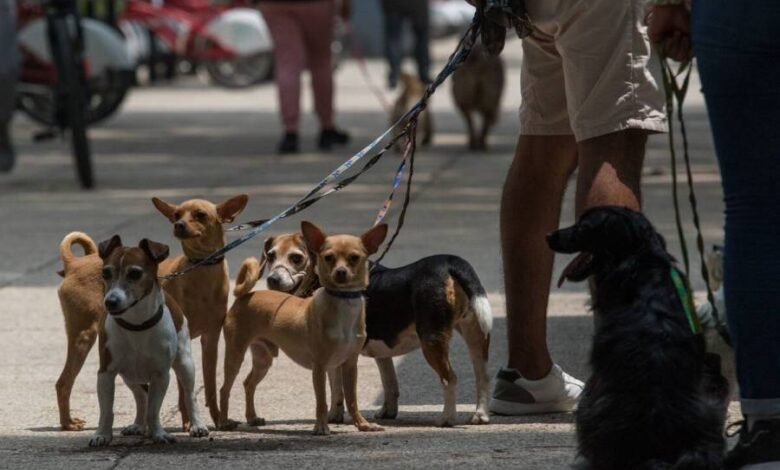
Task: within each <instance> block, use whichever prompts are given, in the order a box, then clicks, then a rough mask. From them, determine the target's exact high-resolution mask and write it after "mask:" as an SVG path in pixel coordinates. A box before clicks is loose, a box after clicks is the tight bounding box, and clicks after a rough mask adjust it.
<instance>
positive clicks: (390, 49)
mask: <svg viewBox="0 0 780 470" xmlns="http://www.w3.org/2000/svg"><path fill="white" fill-rule="evenodd" d="M397 1H398V0H382V10H383V13H384V20H385V57H387V65H388V67H389V70H388V72H387V85H388V87H389V88H390V89H391V90H392V89H395V87H396V86H397V85H398V77H400V75H401V61H402V60H403V37H402V36H403V34H402V33H403V29H404V28H403V26H404V17H403V15H402V13H401V12H400V11H399V10H398V8H397V6H396V2H397Z"/></svg>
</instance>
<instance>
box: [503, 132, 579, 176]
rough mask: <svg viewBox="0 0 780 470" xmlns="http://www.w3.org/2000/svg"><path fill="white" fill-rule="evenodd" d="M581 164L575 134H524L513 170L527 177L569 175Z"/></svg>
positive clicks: (520, 139) (518, 146)
mask: <svg viewBox="0 0 780 470" xmlns="http://www.w3.org/2000/svg"><path fill="white" fill-rule="evenodd" d="M576 167H577V147H576V143H575V141H574V136H571V135H549V136H538V135H521V136H520V138H519V139H518V142H517V151H516V152H515V158H514V161H513V162H512V170H511V171H512V172H514V173H517V176H520V177H522V178H524V179H531V180H535V181H538V180H545V179H549V178H551V177H555V178H556V179H558V178H559V177H563V178H568V177H569V176H570V175H571V174H572V173H573V172H574V170H575V168H576Z"/></svg>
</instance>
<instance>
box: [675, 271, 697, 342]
mask: <svg viewBox="0 0 780 470" xmlns="http://www.w3.org/2000/svg"><path fill="white" fill-rule="evenodd" d="M669 276H670V277H671V278H672V284H674V289H675V290H676V291H677V297H679V299H680V303H681V304H682V307H683V311H684V312H685V318H686V319H687V320H688V326H690V327H691V332H692V333H693V334H694V335H700V334H701V322H700V321H699V317H698V316H697V315H696V309H695V308H694V306H693V295H691V287H690V285H689V284H688V280H687V279H686V278H685V276H684V275H683V274H682V273H681V272H680V270H679V269H677V268H675V267H674V266H672V269H670V270H669Z"/></svg>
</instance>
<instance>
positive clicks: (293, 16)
mask: <svg viewBox="0 0 780 470" xmlns="http://www.w3.org/2000/svg"><path fill="white" fill-rule="evenodd" d="M337 3H338V5H337ZM259 5H260V12H261V13H262V14H263V18H264V19H265V21H266V23H267V24H268V29H269V30H270V32H271V38H272V39H273V42H274V61H275V68H276V86H277V88H278V94H279V108H280V110H281V118H282V125H283V126H284V135H283V137H282V140H281V142H280V143H279V147H278V151H279V153H281V154H289V153H297V152H298V150H299V137H298V125H299V121H300V99H301V74H302V73H303V71H304V69H306V68H308V70H309V72H311V85H312V91H313V92H314V110H315V112H316V113H317V117H318V118H319V121H320V136H319V142H318V146H319V149H320V150H330V149H331V148H332V147H333V146H334V145H344V144H346V143H348V142H349V135H348V134H347V133H346V132H343V131H341V130H339V129H337V128H336V125H335V122H334V117H333V114H334V113H333V88H334V87H333V65H332V57H331V56H332V51H331V43H332V42H333V28H334V17H335V14H336V7H337V6H338V7H339V8H340V14H341V16H342V18H344V20H345V21H348V20H349V14H350V0H340V1H338V2H337V0H260V3H259Z"/></svg>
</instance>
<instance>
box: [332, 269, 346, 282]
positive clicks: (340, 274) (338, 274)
mask: <svg viewBox="0 0 780 470" xmlns="http://www.w3.org/2000/svg"><path fill="white" fill-rule="evenodd" d="M348 274H349V272H347V268H344V267H340V268H336V270H335V271H333V278H334V279H335V280H336V282H339V283H343V282H347V275H348Z"/></svg>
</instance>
